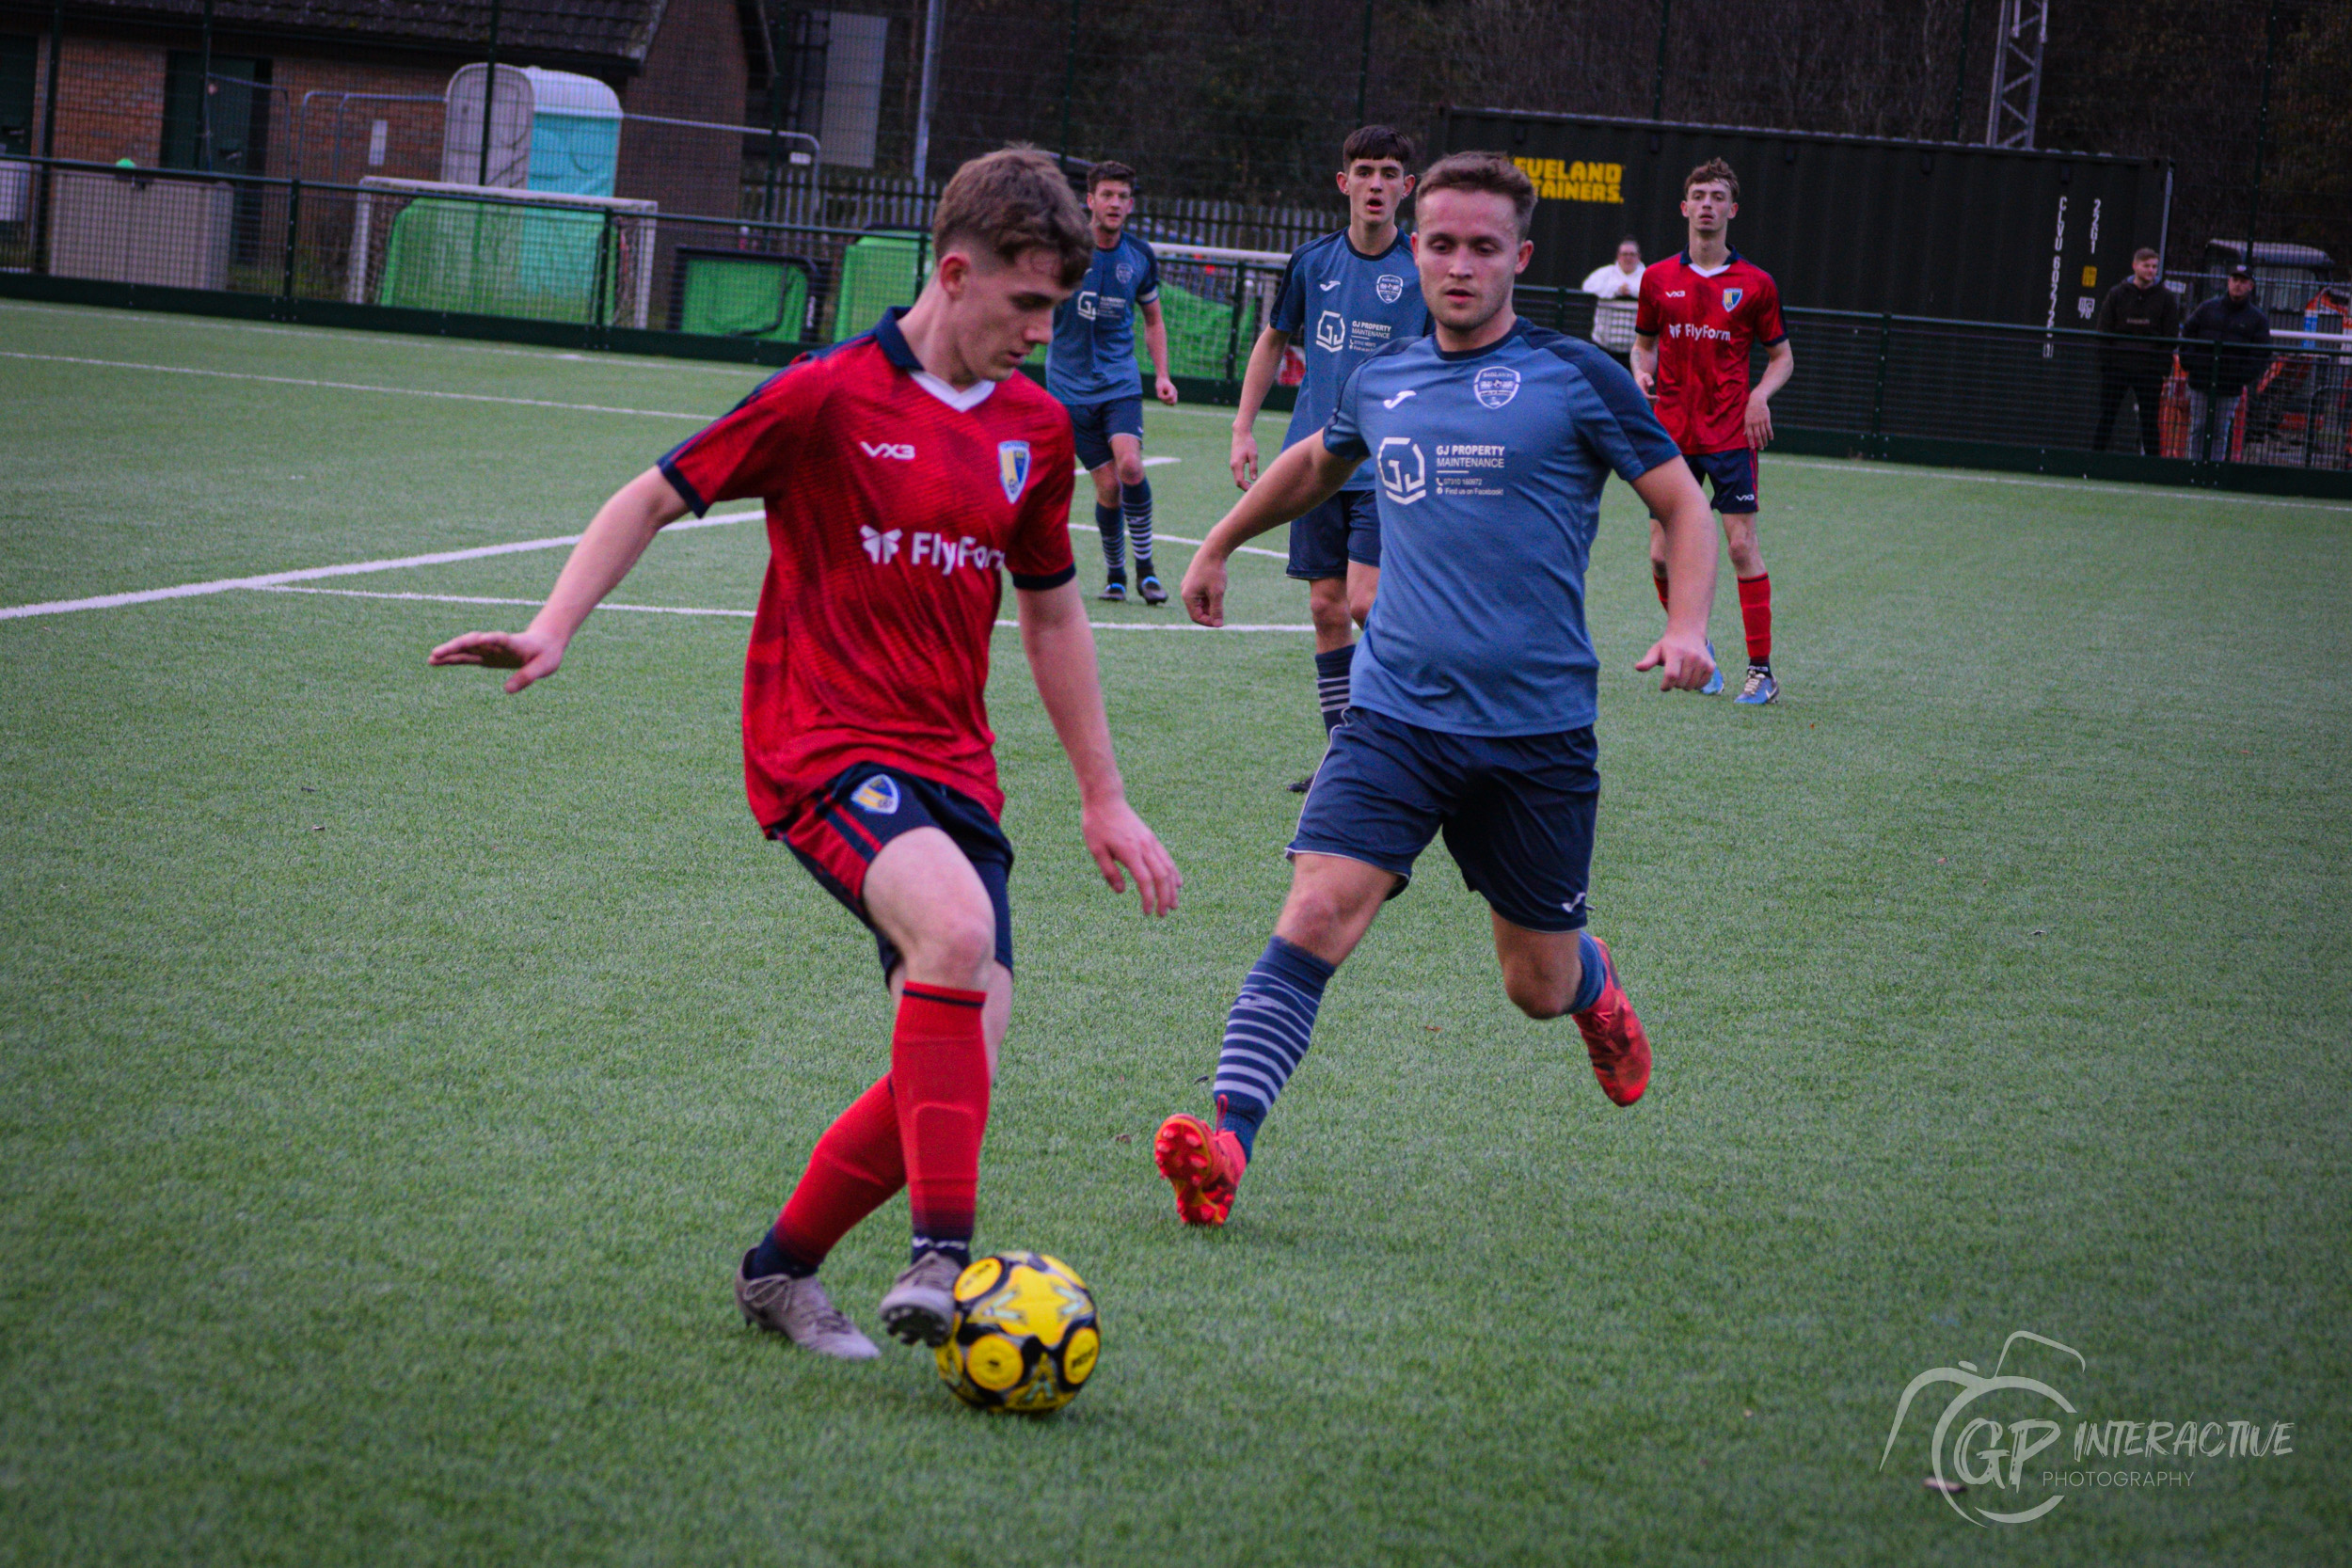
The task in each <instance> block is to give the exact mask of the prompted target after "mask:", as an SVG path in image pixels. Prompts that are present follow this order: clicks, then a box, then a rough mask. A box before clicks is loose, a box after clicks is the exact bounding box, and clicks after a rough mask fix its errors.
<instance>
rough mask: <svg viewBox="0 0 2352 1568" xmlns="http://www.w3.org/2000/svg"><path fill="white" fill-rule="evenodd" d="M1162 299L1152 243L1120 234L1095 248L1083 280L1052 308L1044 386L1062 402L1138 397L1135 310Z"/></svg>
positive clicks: (1141, 383) (1157, 265)
mask: <svg viewBox="0 0 2352 1568" xmlns="http://www.w3.org/2000/svg"><path fill="white" fill-rule="evenodd" d="M1159 297H1160V263H1159V261H1158V259H1157V258H1156V257H1154V256H1153V255H1152V247H1151V246H1150V245H1146V244H1144V243H1143V242H1142V241H1141V240H1138V239H1136V237H1135V236H1134V235H1133V234H1129V233H1125V232H1121V233H1120V236H1119V243H1118V244H1117V245H1113V246H1111V247H1110V248H1109V249H1108V250H1104V248H1103V247H1102V246H1101V245H1097V246H1095V247H1094V260H1093V261H1090V262H1089V263H1088V264H1087V275H1086V281H1084V282H1082V283H1080V284H1079V285H1078V292H1077V293H1074V294H1072V295H1071V296H1070V297H1069V298H1068V299H1065V300H1063V301H1062V302H1061V303H1060V304H1059V305H1057V306H1055V307H1054V341H1053V342H1052V343H1051V344H1049V345H1048V346H1047V348H1046V350H1045V389H1046V390H1047V391H1049V392H1051V393H1053V394H1054V396H1055V397H1057V398H1058V399H1060V400H1061V401H1062V402H1063V403H1065V404H1074V403H1102V402H1104V401H1106V400H1108V399H1111V398H1132V397H1136V396H1139V395H1141V392H1142V387H1143V380H1142V377H1141V375H1140V374H1139V373H1137V372H1136V307H1137V306H1142V305H1149V304H1151V303H1152V301H1154V300H1156V299H1158V298H1159Z"/></svg>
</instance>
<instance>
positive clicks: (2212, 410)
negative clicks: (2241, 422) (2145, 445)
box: [2191, 338, 2221, 463]
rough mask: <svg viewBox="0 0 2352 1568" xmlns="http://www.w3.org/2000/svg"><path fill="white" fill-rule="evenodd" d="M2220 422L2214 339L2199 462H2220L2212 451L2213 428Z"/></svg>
mask: <svg viewBox="0 0 2352 1568" xmlns="http://www.w3.org/2000/svg"><path fill="white" fill-rule="evenodd" d="M2220 422H2221V340H2220V339H2218V338H2216V339H2215V340H2214V341H2213V381H2212V390H2210V391H2208V392H2207V393H2206V394H2205V431H2204V438H2203V440H2202V442H2201V445H2200V452H2201V458H2200V460H2201V461H2202V462H2206V463H2218V462H2220V461H2221V458H2220V455H2219V454H2218V453H2217V452H2216V451H2214V450H2213V438H2214V427H2215V426H2217V425H2218V424H2219V423H2220ZM2191 439H2195V437H2193V436H2192V437H2191Z"/></svg>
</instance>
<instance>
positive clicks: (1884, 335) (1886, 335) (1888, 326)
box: [1870, 315, 1895, 457]
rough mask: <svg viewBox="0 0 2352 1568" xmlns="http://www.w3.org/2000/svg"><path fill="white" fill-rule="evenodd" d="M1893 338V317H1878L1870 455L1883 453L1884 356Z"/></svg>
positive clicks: (1884, 410) (1884, 438)
mask: <svg viewBox="0 0 2352 1568" xmlns="http://www.w3.org/2000/svg"><path fill="white" fill-rule="evenodd" d="M1894 338H1895V318H1894V317H1893V316H1892V315H1883V316H1881V317H1879V364H1878V382H1877V385H1876V386H1875V387H1874V388H1872V389H1871V392H1870V455H1871V456H1873V457H1883V456H1884V455H1885V453H1884V452H1883V451H1881V450H1880V449H1881V448H1882V447H1883V446H1884V445H1885V441H1886V357H1887V351H1888V350H1889V349H1890V348H1891V347H1892V346H1893V343H1894Z"/></svg>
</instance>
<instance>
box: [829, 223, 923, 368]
mask: <svg viewBox="0 0 2352 1568" xmlns="http://www.w3.org/2000/svg"><path fill="white" fill-rule="evenodd" d="M926 248H928V247H927V246H926V245H925V243H924V241H923V238H922V236H920V235H917V234H906V233H880V234H867V235H865V236H864V237H862V238H860V239H859V240H857V241H855V242H854V243H852V244H851V245H850V247H849V249H847V250H845V251H843V252H842V255H841V277H840V281H839V282H838V284H837V285H836V286H835V287H834V296H833V337H834V341H835V342H839V341H841V340H842V339H844V338H854V337H856V336H857V335H858V334H859V333H861V332H863V331H865V330H866V328H867V327H869V326H871V325H874V324H875V323H876V322H878V321H880V320H881V319H882V312H883V311H884V310H887V309H890V307H892V306H894V305H912V304H914V295H915V291H916V287H917V285H918V284H919V283H920V282H921V280H922V279H921V273H920V271H919V270H918V269H919V268H920V267H921V265H922V262H923V252H924V251H925V249H926Z"/></svg>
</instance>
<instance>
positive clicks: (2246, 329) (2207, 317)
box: [2181, 266, 2270, 460]
mask: <svg viewBox="0 0 2352 1568" xmlns="http://www.w3.org/2000/svg"><path fill="white" fill-rule="evenodd" d="M2181 336H2182V337H2183V338H2185V339H2189V340H2191V341H2195V342H2199V343H2211V344H2213V345H2215V346H2214V347H2211V348H2184V349H2182V350H2181V368H2182V369H2183V370H2185V371H2186V372H2188V454H2189V456H2190V457H2192V458H2197V459H2200V460H2201V459H2203V458H2205V457H2206V456H2207V455H2208V452H2207V449H2206V443H2207V441H2211V442H2212V444H2213V445H2212V450H2211V454H2210V455H2212V456H2213V457H2215V458H2226V457H2227V456H2229V454H2230V434H2231V431H2232V429H2233V426H2234V425H2235V423H2236V420H2237V416H2238V411H2239V410H2240V409H2242V408H2244V407H2245V406H2246V388H2249V387H2250V386H2252V385H2253V384H2254V383H2255V382H2257V381H2259V380H2261V379H2262V373H2263V372H2265V371H2266V370H2268V369H2269V368H2270V318H2269V317H2267V316H2265V315H2264V314H2263V311H2262V307H2261V306H2259V305H2256V304H2255V303H2254V275H2253V273H2252V272H2251V271H2250V270H2249V269H2248V268H2246V267H2244V266H2235V267H2232V268H2231V269H2230V281H2229V283H2228V285H2227V288H2226V291H2225V292H2224V293H2218V294H2216V295H2215V296H2214V297H2213V298H2211V299H2209V300H2207V301H2205V302H2204V303H2203V304H2202V305H2200V306H2199V307H2198V308H2197V309H2195V310H2193V311H2191V312H2190V313H2189V318H2188V321H2187V323H2186V324H2185V325H2183V326H2182V328H2181Z"/></svg>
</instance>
